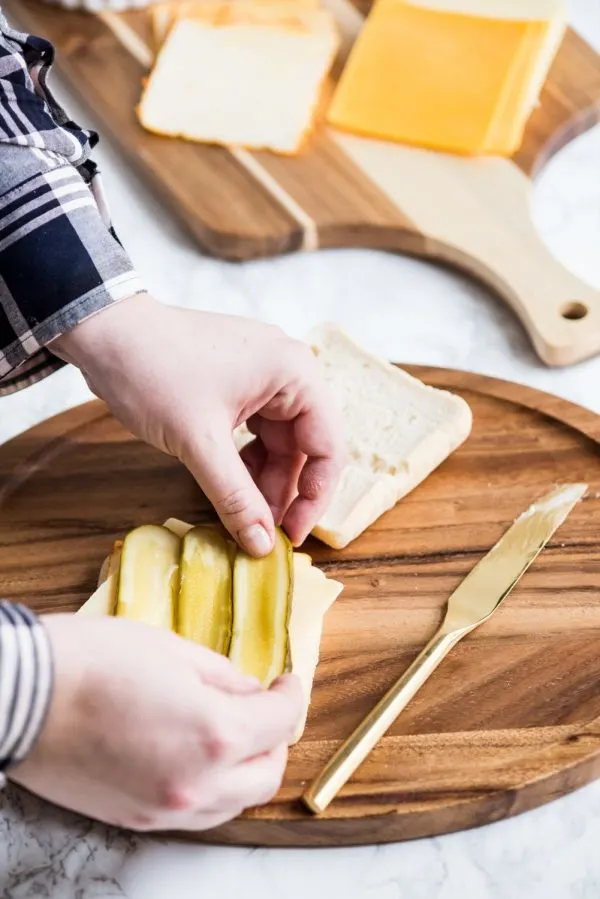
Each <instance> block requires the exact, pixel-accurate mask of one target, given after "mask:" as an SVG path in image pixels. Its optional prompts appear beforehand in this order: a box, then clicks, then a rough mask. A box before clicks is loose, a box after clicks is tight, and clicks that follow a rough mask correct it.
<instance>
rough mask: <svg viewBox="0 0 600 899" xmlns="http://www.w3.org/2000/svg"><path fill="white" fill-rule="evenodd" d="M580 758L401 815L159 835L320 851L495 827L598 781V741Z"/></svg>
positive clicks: (241, 824)
mask: <svg viewBox="0 0 600 899" xmlns="http://www.w3.org/2000/svg"><path fill="white" fill-rule="evenodd" d="M596 743H597V745H596V746H595V747H594V749H593V750H592V751H591V752H589V753H588V754H587V755H585V756H584V757H583V758H581V759H579V760H576V761H574V762H573V763H572V765H570V766H568V767H565V768H561V769H560V770H559V771H552V772H550V773H548V774H547V775H546V776H544V777H538V778H535V779H533V780H532V781H530V782H529V783H526V784H516V785H515V786H514V787H511V788H506V789H502V790H497V791H495V792H490V793H480V794H479V795H477V796H475V797H469V798H468V799H462V800H461V799H457V800H456V801H455V802H452V803H449V804H447V805H445V806H436V807H433V808H431V809H426V810H423V811H419V812H410V814H408V815H403V814H402V811H401V808H398V809H397V810H396V811H395V812H394V811H391V812H386V813H384V814H381V815H365V816H364V817H363V818H360V819H358V820H357V819H356V818H337V817H333V816H332V813H333V812H334V810H335V805H332V806H331V809H330V811H329V813H328V816H327V817H323V818H320V817H315V816H312V815H311V814H310V813H309V812H302V811H301V810H300V808H299V807H298V809H295V815H294V817H290V818H289V819H281V820H277V819H273V820H261V819H258V818H252V817H244V816H242V817H240V818H236V819H235V820H234V821H230V822H229V823H227V824H224V825H221V826H220V827H218V828H215V829H214V830H211V831H205V832H181V831H171V832H166V833H164V834H163V836H168V837H169V838H171V839H177V840H181V841H184V842H194V843H208V844H212V845H234V846H246V847H257V846H260V847H264V848H277V847H278V848H298V847H305V848H323V847H334V846H364V845H384V844H389V843H400V842H407V841H410V840H417V839H424V838H428V837H436V836H444V835H446V834H450V833H458V832H459V831H463V830H471V829H473V828H478V827H484V826H486V825H488V824H495V823H496V822H498V821H504V820H506V819H507V818H514V817H516V816H517V815H521V814H523V813H525V812H528V811H532V810H533V809H535V808H540V807H541V806H543V805H547V804H548V803H550V802H552V801H553V800H554V799H558V798H560V797H562V796H566V795H568V794H570V793H573V792H575V791H576V790H579V789H582V788H583V787H585V786H587V785H588V784H590V783H592V782H593V781H594V780H597V779H598V778H600V740H598V738H597V739H596Z"/></svg>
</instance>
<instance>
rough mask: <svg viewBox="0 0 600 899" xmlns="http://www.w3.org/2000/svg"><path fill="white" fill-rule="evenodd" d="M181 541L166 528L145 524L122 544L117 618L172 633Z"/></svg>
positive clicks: (129, 535)
mask: <svg viewBox="0 0 600 899" xmlns="http://www.w3.org/2000/svg"><path fill="white" fill-rule="evenodd" d="M180 552H181V540H180V539H179V537H176V536H175V534H172V533H171V531H169V530H167V528H164V527H161V526H160V525H155V524H145V525H142V527H139V528H136V529H135V530H133V531H130V533H129V534H127V536H126V537H125V540H124V541H123V548H122V550H121V570H120V575H119V588H118V592H117V612H116V614H117V616H119V617H121V618H133V619H135V620H136V621H143V622H144V623H145V624H151V625H153V626H154V627H163V628H167V629H168V630H173V628H174V625H175V607H176V603H177V595H178V592H179V555H180Z"/></svg>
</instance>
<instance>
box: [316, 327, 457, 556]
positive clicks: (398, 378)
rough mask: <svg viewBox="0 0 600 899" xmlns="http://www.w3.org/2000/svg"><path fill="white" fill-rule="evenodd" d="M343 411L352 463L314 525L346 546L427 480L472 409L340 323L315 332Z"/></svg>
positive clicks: (318, 531)
mask: <svg viewBox="0 0 600 899" xmlns="http://www.w3.org/2000/svg"><path fill="white" fill-rule="evenodd" d="M309 342H310V344H311V346H312V348H313V351H314V352H315V354H316V356H317V359H318V360H319V362H320V364H321V368H322V371H323V374H324V375H325V379H326V381H327V382H328V384H329V388H330V390H331V392H332V395H333V399H334V401H335V402H336V404H337V406H338V407H339V409H340V410H341V412H342V417H343V425H344V435H345V439H346V445H347V450H348V456H349V463H348V466H347V468H346V470H345V471H344V473H343V475H342V478H341V482H340V484H339V486H338V489H337V491H336V493H335V496H334V498H333V501H332V503H331V505H330V507H329V509H328V510H327V512H326V513H325V515H324V516H323V518H322V519H321V521H320V522H319V524H318V526H317V527H316V528H315V530H314V531H313V533H314V534H315V536H316V537H319V538H320V539H321V540H323V542H325V543H327V544H328V545H329V546H333V547H334V548H335V549H340V548H342V547H344V546H346V545H347V544H348V543H350V541H351V540H354V539H355V537H358V536H359V534H361V533H362V531H364V530H365V528H366V527H368V526H369V525H370V524H372V523H373V522H374V521H375V520H376V519H377V518H379V516H380V515H381V514H382V513H383V512H385V511H386V510H387V509H389V508H391V507H392V506H393V505H395V503H396V502H398V500H399V499H401V498H402V497H403V496H405V495H406V494H407V493H409V492H410V491H411V490H413V489H414V488H415V487H416V486H417V485H418V484H420V483H421V481H423V480H424V479H425V478H426V477H427V476H428V475H429V474H430V473H431V472H432V471H433V470H434V469H435V468H437V466H438V465H440V464H441V463H442V462H443V461H444V460H445V459H446V458H447V457H448V456H449V455H450V454H451V453H452V452H453V451H454V450H455V449H456V448H457V447H458V446H460V444H461V443H462V442H463V441H464V440H466V438H467V437H468V435H469V433H470V431H471V426H472V415H471V410H470V408H469V406H468V405H467V403H466V402H465V401H464V400H463V399H462V398H461V397H458V396H455V395H454V394H452V393H449V392H448V391H445V390H437V389H435V388H433V387H429V386H427V385H425V384H423V383H422V382H421V381H419V380H418V379H417V378H413V377H412V376H411V375H409V374H408V373H407V372H405V371H402V370H401V369H399V368H396V366H394V365H391V364H390V363H388V362H384V361H383V360H381V359H378V358H377V357H375V356H373V355H371V354H370V353H368V352H366V350H364V349H362V348H361V347H360V346H358V344H356V343H354V341H352V340H351V339H350V338H349V337H348V336H347V335H346V334H344V333H343V332H342V331H341V330H340V329H339V328H337V327H335V326H333V325H322V326H320V327H319V328H317V329H316V330H315V331H313V333H312V334H311V335H310V337H309Z"/></svg>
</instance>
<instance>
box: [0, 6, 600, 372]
mask: <svg viewBox="0 0 600 899" xmlns="http://www.w3.org/2000/svg"><path fill="white" fill-rule="evenodd" d="M327 2H328V5H329V6H330V7H331V8H332V10H333V11H334V13H335V14H336V17H337V19H338V22H339V24H340V28H341V30H342V34H343V36H344V49H343V51H342V54H341V56H342V59H341V60H340V64H341V62H342V60H343V56H344V54H345V53H347V51H348V48H349V47H350V46H351V43H352V40H353V39H354V37H355V35H356V34H357V32H358V30H359V29H360V27H361V24H362V22H363V14H362V12H360V11H359V9H358V7H360V8H361V9H362V10H363V12H364V11H366V10H367V9H368V8H369V6H370V3H369V2H361V0H356V2H357V6H354V5H352V3H351V2H350V0H327ZM4 6H5V8H6V11H7V12H8V13H13V14H14V16H15V18H16V19H17V20H18V21H19V22H20V23H21V25H22V27H24V28H26V29H27V30H29V31H33V32H35V33H38V34H43V35H44V36H46V37H48V38H49V39H50V40H52V41H53V42H54V44H55V45H56V46H57V48H58V51H59V57H58V59H59V64H60V65H61V66H62V69H63V71H64V73H65V75H66V76H67V77H68V79H69V80H70V82H71V84H72V86H73V87H74V88H75V89H76V90H77V91H78V92H79V93H80V95H81V97H82V98H83V99H84V100H85V101H86V102H87V103H88V104H89V106H90V107H91V108H92V109H93V110H94V113H95V115H97V116H98V117H99V118H100V120H101V121H102V123H103V125H104V126H105V128H106V129H107V130H108V131H110V132H111V133H112V136H113V138H114V139H115V140H116V141H117V142H118V144H119V145H120V146H121V148H122V150H123V151H124V152H125V154H126V155H127V157H128V158H129V160H130V162H131V163H132V164H133V166H134V167H135V168H136V169H138V170H139V171H140V172H142V173H143V174H144V175H145V176H146V178H147V179H148V181H149V182H150V183H151V184H152V185H153V186H154V187H155V188H156V189H157V190H158V191H159V192H160V193H161V195H162V196H163V197H164V199H165V200H166V201H167V202H168V203H169V205H170V206H171V207H172V208H173V210H174V211H175V212H176V213H177V214H178V215H179V216H180V217H181V218H182V219H183V221H184V222H185V223H186V224H187V225H188V227H189V228H190V229H191V231H192V232H193V233H194V235H195V236H196V238H197V239H198V241H199V243H200V246H201V247H202V248H203V249H204V250H206V251H208V252H209V253H212V254H214V255H217V256H222V257H224V258H226V259H252V258H255V257H258V256H268V255H274V254H279V253H285V252H291V251H296V250H314V249H317V248H318V247H369V248H377V249H384V250H396V251H400V252H405V253H410V254H415V255H419V256H423V257H425V258H428V259H431V260H434V261H439V262H441V263H444V264H450V265H453V266H457V267H459V268H461V269H463V270H465V271H466V272H468V273H470V274H471V275H473V276H475V277H476V278H478V279H479V280H480V281H482V282H483V283H484V284H486V285H488V286H489V287H490V288H492V289H493V290H494V291H496V292H497V293H498V294H499V295H500V296H501V297H503V298H504V299H505V300H507V301H508V303H509V304H510V305H511V306H512V308H513V309H514V311H515V312H516V314H517V315H518V316H519V318H520V320H521V322H522V323H523V325H524V327H525V329H526V330H527V332H528V334H529V336H530V338H531V340H532V342H533V345H534V347H535V349H536V351H537V353H538V354H539V356H540V357H541V359H543V360H544V361H545V362H546V363H548V364H549V365H567V364H570V363H574V362H578V361H580V360H582V359H584V358H586V357H588V356H591V355H594V354H595V353H597V352H599V351H600V291H598V290H595V289H594V288H593V287H591V286H590V285H588V284H585V283H584V282H582V281H581V280H580V279H578V278H577V277H575V276H574V275H573V274H571V273H570V272H569V271H567V270H566V269H565V268H564V267H563V266H562V265H561V264H560V263H559V262H558V261H557V260H556V259H555V258H554V257H553V256H552V255H551V253H550V252H549V250H548V249H547V248H546V246H545V245H544V243H543V242H542V241H541V240H540V238H539V237H538V235H537V233H536V230H535V227H534V224H533V222H532V218H531V208H530V188H531V178H532V177H533V176H534V174H535V172H536V171H538V170H539V168H540V167H541V166H542V165H543V163H544V162H545V161H546V160H547V159H548V158H549V157H550V156H551V155H552V154H553V153H554V152H555V151H556V150H558V149H559V148H560V147H562V146H563V145H564V144H565V143H567V142H568V141H569V140H570V139H572V138H573V137H575V136H576V135H577V134H580V133H581V132H582V131H584V130H586V129H587V128H589V127H591V126H592V125H593V124H594V123H595V122H597V121H598V119H599V118H600V56H598V54H597V53H596V52H594V51H593V50H592V49H591V48H590V47H589V46H588V45H587V44H586V43H585V42H584V41H583V40H582V39H581V38H579V37H578V36H577V35H576V34H575V33H574V32H573V31H569V32H568V33H567V35H566V38H565V41H564V43H563V46H562V48H561V50H560V51H559V53H558V56H557V58H556V61H555V63H554V65H553V67H552V70H551V73H550V76H549V79H548V82H547V84H546V86H545V88H544V91H543V95H542V99H541V104H540V106H539V107H538V108H537V109H536V110H535V112H534V113H533V115H532V117H531V119H530V122H529V125H528V128H527V132H526V135H525V139H524V142H523V145H522V147H521V149H520V150H519V152H518V153H517V154H516V155H515V157H514V159H512V160H507V159H499V158H485V159H465V158H460V157H455V156H449V155H444V154H441V153H431V152H427V151H424V150H418V149H414V148H409V147H404V146H400V145H397V144H392V143H385V142H381V141H373V140H367V139H364V138H358V137H354V136H351V135H348V134H342V133H341V132H337V131H335V130H334V129H331V128H328V127H326V126H325V125H322V126H321V127H320V128H319V130H318V132H317V135H316V137H315V138H314V140H313V141H312V143H311V144H310V146H309V147H308V149H307V150H306V152H304V153H303V154H302V155H300V156H298V157H296V158H284V157H278V156H275V155H273V154H271V153H267V152H263V153H249V152H247V151H246V150H244V149H232V150H226V149H220V148H218V147H209V146H203V145H194V144H189V143H185V142H184V141H178V140H172V139H168V138H162V137H159V136H156V135H152V134H149V133H147V132H145V131H144V130H143V129H142V128H141V127H140V125H139V124H138V122H137V119H136V115H135V106H136V104H137V102H138V100H139V97H140V92H141V85H142V79H143V77H144V75H145V74H146V73H147V71H148V69H149V67H150V66H151V64H152V60H153V57H154V49H153V45H152V35H151V31H150V27H149V19H148V15H147V13H145V12H134V13H128V14H123V15H116V14H114V13H111V14H104V15H102V16H92V15H88V14H86V13H77V12H66V11H63V10H58V9H56V8H55V7H53V6H48V5H46V4H44V3H40V2H39V0H8V2H6V3H5V4H4ZM339 67H340V65H339V64H338V67H337V68H338V70H339Z"/></svg>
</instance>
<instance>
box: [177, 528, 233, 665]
mask: <svg viewBox="0 0 600 899" xmlns="http://www.w3.org/2000/svg"><path fill="white" fill-rule="evenodd" d="M230 544H231V541H228V540H227V539H226V538H225V537H224V535H223V533H222V532H221V531H220V530H218V529H217V528H215V527H209V526H206V525H200V526H199V527H196V528H193V529H192V530H191V531H188V533H187V534H186V535H185V537H184V538H183V543H182V548H181V564H180V569H179V571H180V582H179V603H178V612H177V633H178V634H180V635H181V636H182V637H187V639H188V640H194V641H195V642H196V643H201V644H202V646H207V647H208V648H209V649H212V650H213V651H214V652H219V653H221V655H227V653H228V651H229V644H230V642H231V623H232V619H233V607H232V581H233V572H232V553H231V549H230Z"/></svg>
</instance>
